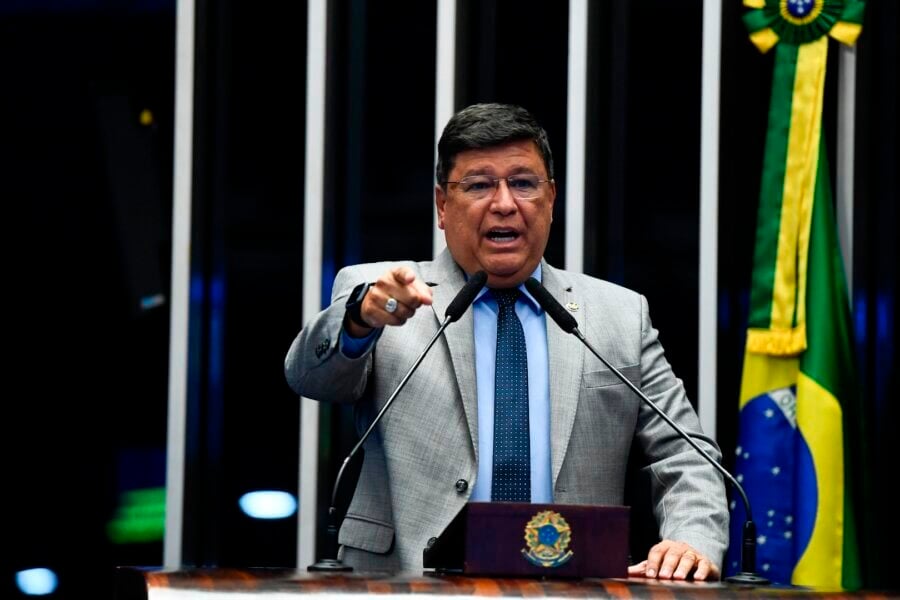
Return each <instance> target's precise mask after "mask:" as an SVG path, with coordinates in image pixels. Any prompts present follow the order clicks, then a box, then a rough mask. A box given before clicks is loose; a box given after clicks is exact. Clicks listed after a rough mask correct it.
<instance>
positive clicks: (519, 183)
mask: <svg viewBox="0 0 900 600" xmlns="http://www.w3.org/2000/svg"><path fill="white" fill-rule="evenodd" d="M501 181H505V182H506V187H508V188H509V193H510V194H512V196H513V198H515V199H516V200H536V199H538V198H540V197H541V188H540V184H542V183H549V182H550V180H549V179H541V178H540V177H538V176H537V175H528V174H521V175H510V176H509V177H492V176H491V175H470V176H469V177H463V178H462V179H460V180H459V181H446V182H444V183H455V184H457V185H459V189H460V191H461V192H462V193H463V196H464V197H465V198H467V199H468V200H471V201H473V202H477V201H479V200H490V199H491V198H493V197H494V195H495V194H496V193H497V189H498V188H499V187H500V182H501Z"/></svg>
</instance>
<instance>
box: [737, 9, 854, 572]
mask: <svg viewBox="0 0 900 600" xmlns="http://www.w3.org/2000/svg"><path fill="white" fill-rule="evenodd" d="M744 4H745V5H747V6H749V7H750V8H751V9H753V10H751V11H749V12H748V13H747V14H746V15H745V17H744V19H745V23H746V24H747V26H748V28H749V30H750V32H751V33H750V38H751V41H752V42H753V43H754V44H756V46H757V47H758V48H760V50H762V51H764V52H765V51H768V50H769V49H771V48H773V47H774V48H775V53H776V56H775V68H774V76H773V82H772V98H771V105H770V108H769V128H768V132H767V135H766V146H765V158H764V162H763V174H762V182H761V190H760V203H759V212H758V216H757V232H756V246H755V252H754V266H753V278H752V288H751V293H750V314H749V323H748V331H747V346H746V352H745V356H744V371H743V376H742V381H741V394H740V423H739V438H738V445H737V448H736V452H737V457H736V462H735V470H736V472H737V477H738V480H739V481H741V482H742V484H743V485H744V487H745V489H746V491H747V494H748V496H749V497H750V500H751V502H752V503H753V509H754V515H755V521H756V526H757V535H758V537H757V569H758V571H759V572H760V574H762V575H763V576H765V577H767V578H769V579H771V580H773V581H775V582H778V583H793V584H797V585H805V586H824V587H829V588H845V589H856V588H859V587H861V585H862V581H861V579H862V578H861V572H860V571H861V565H860V552H859V531H858V526H857V525H858V522H859V516H860V515H859V512H858V511H859V509H860V506H859V500H858V492H859V490H860V489H861V487H860V484H859V482H858V477H859V476H861V475H862V474H863V470H862V469H864V465H862V464H861V463H860V462H859V461H860V455H861V453H862V446H861V444H862V443H863V441H864V436H863V431H862V428H863V425H864V419H863V418H862V412H861V410H860V402H861V400H860V398H859V397H858V393H857V389H858V388H857V384H856V380H855V369H854V356H853V352H852V347H853V346H852V344H853V337H852V327H851V320H850V303H849V299H848V295H847V285H846V281H845V277H844V270H843V266H842V262H841V254H840V248H839V245H838V240H837V234H836V227H835V221H834V209H833V200H832V193H831V185H830V178H829V169H828V163H827V160H826V152H825V146H824V136H823V134H822V101H823V95H824V88H825V67H826V62H827V52H828V36H829V35H830V36H831V37H835V38H837V39H839V40H840V41H842V42H844V43H847V44H853V43H855V41H856V38H857V37H858V35H859V33H860V30H861V21H862V13H863V4H862V2H859V1H851V0H844V1H840V0H745V2H744ZM744 519H745V515H744V510H743V506H739V505H737V506H735V505H733V515H732V531H731V539H732V540H733V543H732V547H731V548H730V549H729V553H728V557H727V559H726V572H729V573H731V572H737V571H739V566H740V558H739V557H740V540H741V534H740V530H741V525H742V524H743V522H744Z"/></svg>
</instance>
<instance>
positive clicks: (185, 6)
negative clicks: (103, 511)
mask: <svg viewBox="0 0 900 600" xmlns="http://www.w3.org/2000/svg"><path fill="white" fill-rule="evenodd" d="M194 12H195V8H194V1H193V0H179V2H178V8H177V14H176V17H175V21H176V37H175V149H174V170H173V183H172V196H173V200H172V280H171V288H172V291H171V298H170V303H169V311H170V313H169V400H168V402H169V405H168V423H167V425H166V531H165V538H164V542H163V565H164V566H165V567H166V568H177V567H180V566H181V562H182V557H181V548H182V531H183V525H184V452H185V431H186V422H187V379H188V333H189V332H188V318H189V315H190V285H191V281H190V278H191V185H192V180H193V166H194V165H193V161H194V159H193V152H194V150H193V146H194V145H193V136H194V16H195V15H194Z"/></svg>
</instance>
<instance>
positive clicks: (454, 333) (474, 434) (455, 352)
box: [422, 249, 478, 457]
mask: <svg viewBox="0 0 900 600" xmlns="http://www.w3.org/2000/svg"><path fill="white" fill-rule="evenodd" d="M422 275H423V277H424V278H425V281H426V282H428V283H430V284H434V285H432V287H431V292H432V294H433V296H432V305H431V308H432V310H433V311H434V317H435V319H436V320H437V323H438V325H440V324H441V323H443V322H444V318H445V313H446V312H447V307H448V306H449V305H450V302H451V301H452V300H453V298H454V297H455V296H456V294H457V292H459V290H460V289H462V286H463V285H464V284H465V283H466V280H465V275H464V273H463V271H462V269H460V268H459V266H458V265H457V264H456V262H454V260H453V258H452V257H451V256H450V252H449V251H448V250H446V249H445V250H444V251H443V252H442V253H441V254H440V255H439V256H438V257H437V258H436V259H435V261H434V262H433V263H431V268H430V269H427V270H426V269H423V272H422ZM472 315H473V313H472V310H471V309H469V310H466V312H464V313H463V315H462V317H460V319H459V321H457V322H455V323H452V324H451V325H449V326H448V327H447V328H446V329H445V330H444V339H445V340H446V343H447V348H448V349H449V351H450V360H451V361H452V363H453V372H454V375H455V376H456V383H457V385H458V386H459V393H460V396H461V397H462V402H463V408H464V409H465V413H466V420H467V421H468V425H469V436H470V437H471V440H472V448H473V450H472V451H473V452H474V453H475V456H476V457H477V454H478V452H477V448H478V405H477V403H476V393H477V392H476V384H475V320H474V317H473V316H472Z"/></svg>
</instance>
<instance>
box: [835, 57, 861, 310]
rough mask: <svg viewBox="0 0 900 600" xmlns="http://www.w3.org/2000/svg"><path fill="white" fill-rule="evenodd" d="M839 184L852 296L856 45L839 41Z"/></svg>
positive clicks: (840, 227)
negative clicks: (852, 46)
mask: <svg viewBox="0 0 900 600" xmlns="http://www.w3.org/2000/svg"><path fill="white" fill-rule="evenodd" d="M840 48H841V49H840V56H841V62H840V69H839V70H838V73H839V74H838V132H837V177H836V187H837V194H836V200H837V205H836V207H835V214H836V215H837V226H838V237H839V238H840V243H841V256H842V257H843V259H844V272H845V273H846V274H847V293H848V294H850V297H851V298H852V297H853V173H854V164H853V163H854V156H855V150H856V145H855V144H856V137H855V131H856V127H855V123H856V121H855V118H856V48H851V47H848V46H845V45H843V44H841V45H840Z"/></svg>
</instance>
